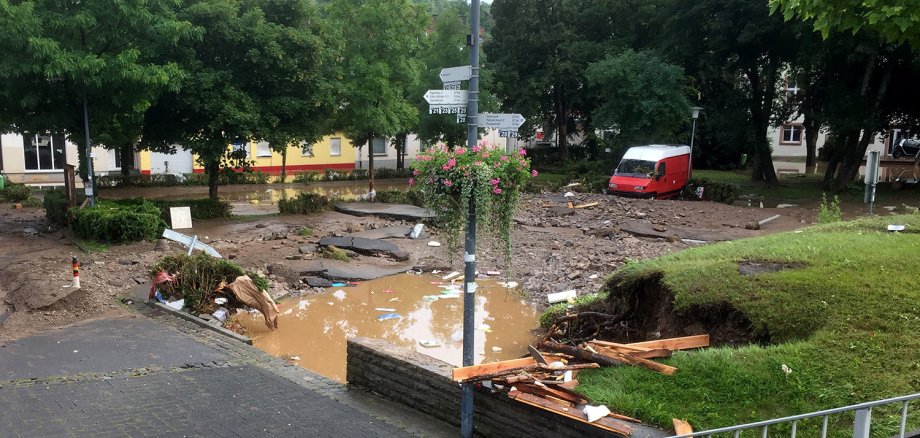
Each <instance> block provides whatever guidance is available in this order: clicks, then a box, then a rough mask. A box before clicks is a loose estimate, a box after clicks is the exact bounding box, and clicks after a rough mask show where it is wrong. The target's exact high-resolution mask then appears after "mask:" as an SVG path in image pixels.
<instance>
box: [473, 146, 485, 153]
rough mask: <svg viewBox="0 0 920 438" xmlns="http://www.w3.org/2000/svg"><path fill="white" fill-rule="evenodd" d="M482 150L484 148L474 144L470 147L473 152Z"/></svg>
mask: <svg viewBox="0 0 920 438" xmlns="http://www.w3.org/2000/svg"><path fill="white" fill-rule="evenodd" d="M481 150H482V148H481V147H479V146H473V147H471V148H470V151H471V152H479V151H481Z"/></svg>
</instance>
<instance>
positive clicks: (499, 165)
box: [494, 163, 502, 169]
mask: <svg viewBox="0 0 920 438" xmlns="http://www.w3.org/2000/svg"><path fill="white" fill-rule="evenodd" d="M501 166H502V163H495V166H494V167H495V168H496V169H498V168H499V167H501Z"/></svg>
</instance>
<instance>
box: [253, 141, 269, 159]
mask: <svg viewBox="0 0 920 438" xmlns="http://www.w3.org/2000/svg"><path fill="white" fill-rule="evenodd" d="M256 156H257V157H271V156H272V148H271V145H270V144H268V142H267V141H260V142H259V143H258V144H256Z"/></svg>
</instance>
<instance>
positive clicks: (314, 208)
mask: <svg viewBox="0 0 920 438" xmlns="http://www.w3.org/2000/svg"><path fill="white" fill-rule="evenodd" d="M332 205H333V201H332V200H331V199H329V198H327V197H325V196H323V195H318V194H316V193H301V194H299V195H297V197H296V198H288V199H282V200H280V201H278V210H279V211H281V214H310V213H317V212H320V211H324V210H328V209H330V208H332Z"/></svg>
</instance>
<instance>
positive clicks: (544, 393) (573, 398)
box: [514, 384, 591, 406]
mask: <svg viewBox="0 0 920 438" xmlns="http://www.w3.org/2000/svg"><path fill="white" fill-rule="evenodd" d="M514 387H515V388H517V390H518V391H521V392H526V393H527V394H533V395H536V396H540V397H544V398H546V397H553V398H557V399H560V400H563V401H565V402H567V403H571V404H572V405H573V406H574V405H584V404H590V403H591V399H589V398H587V397H585V396H583V395H581V394H579V393H577V392H575V391H571V390H567V389H565V388H558V389H557V388H551V387H545V386H543V387H541V386H537V385H527V384H520V385H515V386H514Z"/></svg>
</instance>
